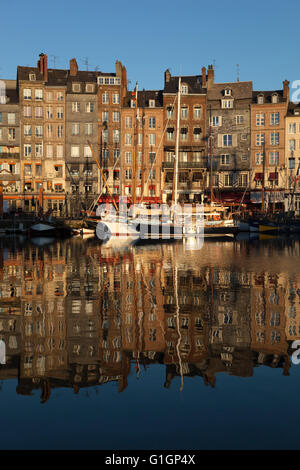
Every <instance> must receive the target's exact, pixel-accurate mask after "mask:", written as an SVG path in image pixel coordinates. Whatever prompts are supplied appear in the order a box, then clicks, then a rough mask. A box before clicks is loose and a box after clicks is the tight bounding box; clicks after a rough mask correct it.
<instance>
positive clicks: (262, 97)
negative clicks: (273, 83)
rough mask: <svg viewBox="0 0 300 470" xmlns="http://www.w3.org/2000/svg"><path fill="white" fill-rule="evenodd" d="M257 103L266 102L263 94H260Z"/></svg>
mask: <svg viewBox="0 0 300 470" xmlns="http://www.w3.org/2000/svg"><path fill="white" fill-rule="evenodd" d="M257 103H258V104H264V96H263V95H258V97H257Z"/></svg>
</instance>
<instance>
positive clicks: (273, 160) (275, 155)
mask: <svg viewBox="0 0 300 470" xmlns="http://www.w3.org/2000/svg"><path fill="white" fill-rule="evenodd" d="M269 157H270V158H269V161H270V165H278V162H279V152H270V154H269Z"/></svg>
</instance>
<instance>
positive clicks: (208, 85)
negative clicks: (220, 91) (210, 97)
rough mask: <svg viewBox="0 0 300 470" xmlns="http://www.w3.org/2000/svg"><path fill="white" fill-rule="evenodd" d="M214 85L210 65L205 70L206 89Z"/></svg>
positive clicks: (212, 70) (212, 71) (212, 69)
mask: <svg viewBox="0 0 300 470" xmlns="http://www.w3.org/2000/svg"><path fill="white" fill-rule="evenodd" d="M213 84H214V68H213V66H212V65H209V66H208V70H207V87H208V88H209V87H210V86H211V85H213Z"/></svg>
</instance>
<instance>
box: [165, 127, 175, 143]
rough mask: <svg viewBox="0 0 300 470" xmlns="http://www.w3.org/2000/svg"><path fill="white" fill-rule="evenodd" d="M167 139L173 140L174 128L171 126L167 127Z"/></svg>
mask: <svg viewBox="0 0 300 470" xmlns="http://www.w3.org/2000/svg"><path fill="white" fill-rule="evenodd" d="M167 139H168V140H174V128H173V127H168V128H167Z"/></svg>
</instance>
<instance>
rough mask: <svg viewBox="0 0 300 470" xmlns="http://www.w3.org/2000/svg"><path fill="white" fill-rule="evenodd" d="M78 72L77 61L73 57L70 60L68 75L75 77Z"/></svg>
mask: <svg viewBox="0 0 300 470" xmlns="http://www.w3.org/2000/svg"><path fill="white" fill-rule="evenodd" d="M77 72H78V65H77V60H76V59H75V57H74V58H73V59H71V60H70V75H72V76H76V75H77Z"/></svg>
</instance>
